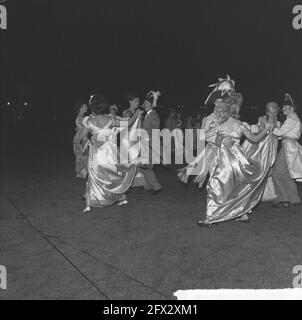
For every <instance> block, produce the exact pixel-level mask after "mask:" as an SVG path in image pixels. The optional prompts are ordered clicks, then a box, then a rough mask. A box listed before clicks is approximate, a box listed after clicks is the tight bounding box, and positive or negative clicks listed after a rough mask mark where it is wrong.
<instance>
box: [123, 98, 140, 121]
mask: <svg viewBox="0 0 302 320" xmlns="http://www.w3.org/2000/svg"><path fill="white" fill-rule="evenodd" d="M126 99H127V101H128V103H129V108H128V109H126V110H124V111H123V118H131V117H132V116H133V115H134V113H135V111H136V110H137V109H138V108H139V96H138V94H136V93H129V94H128V95H127V97H126Z"/></svg>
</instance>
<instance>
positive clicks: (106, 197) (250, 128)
mask: <svg viewBox="0 0 302 320" xmlns="http://www.w3.org/2000/svg"><path fill="white" fill-rule="evenodd" d="M213 87H214V89H213V91H212V92H211V94H210V95H209V96H208V98H207V99H206V101H205V104H206V105H211V104H212V105H214V111H213V113H211V114H210V115H208V116H206V117H204V118H202V117H201V116H200V117H196V118H195V119H192V117H189V118H188V119H187V121H186V123H185V124H184V121H183V120H182V118H181V112H178V114H177V112H176V111H175V110H173V109H171V112H170V114H169V116H168V118H167V119H166V121H165V127H166V128H167V129H169V130H171V131H172V130H175V129H177V128H184V126H185V128H191V129H201V130H194V133H195V135H194V142H193V144H194V145H195V144H196V141H197V140H198V139H203V140H205V142H206V144H205V147H204V148H203V149H202V150H200V151H199V153H198V154H197V156H196V158H195V159H194V161H192V162H191V163H188V164H187V166H186V167H184V168H181V169H179V170H178V171H177V176H178V178H179V179H180V181H181V182H183V183H187V182H188V179H189V177H190V176H192V175H194V181H195V182H196V183H197V184H198V185H199V187H202V186H203V185H204V184H206V191H207V206H206V217H205V219H203V220H201V221H198V222H197V223H198V225H199V226H201V227H207V228H211V227H212V226H214V225H216V224H218V223H221V222H225V221H230V220H233V221H238V222H249V220H250V219H249V215H250V213H251V212H252V211H253V209H254V208H255V206H256V205H257V204H258V203H259V202H260V201H273V202H274V204H273V207H274V208H284V207H289V206H296V205H301V198H300V195H299V192H298V188H297V184H296V182H302V146H301V145H300V144H299V143H298V140H299V138H300V136H301V133H302V124H301V121H300V119H299V117H298V115H297V113H296V108H297V105H296V104H295V102H294V100H293V99H292V97H291V96H290V95H289V94H286V95H285V101H284V105H283V107H282V113H283V114H284V116H285V117H286V120H285V121H284V122H283V123H281V122H279V121H278V118H277V115H278V113H279V112H281V110H280V108H279V106H278V104H277V103H276V102H269V103H267V105H266V110H265V114H264V115H263V116H261V117H260V118H259V119H258V123H257V124H248V123H246V122H243V121H241V120H240V109H241V105H242V103H243V97H242V95H241V94H240V93H238V92H236V91H235V82H234V81H233V80H232V79H230V77H229V76H228V77H227V78H225V79H223V78H220V79H219V80H218V82H217V83H216V84H215V85H213ZM159 96H160V93H159V92H154V91H151V92H150V93H149V94H148V95H147V96H146V98H145V100H144V101H143V103H142V106H141V107H140V100H139V97H138V96H137V95H132V96H129V99H128V101H129V108H127V109H126V110H124V111H123V113H122V116H118V115H117V114H118V107H117V106H116V105H111V106H108V102H107V99H106V98H105V97H104V96H103V95H102V94H96V95H93V96H92V97H91V98H90V101H89V103H88V104H85V103H80V104H79V105H78V112H77V119H76V134H75V137H74V140H73V146H74V153H75V156H76V174H77V176H78V177H80V178H84V179H87V182H86V190H85V194H84V196H83V199H84V200H85V201H86V207H85V209H84V212H88V211H90V210H91V208H92V207H99V208H103V207H106V206H109V205H112V204H114V203H116V204H118V205H124V204H126V203H127V197H126V194H127V192H128V191H129V190H130V188H131V187H134V186H138V185H142V186H144V188H145V190H146V191H151V192H152V194H153V195H156V194H158V193H159V192H161V191H162V190H163V188H162V186H161V184H160V183H159V181H158V179H157V177H156V175H155V172H154V170H153V169H154V165H153V164H152V161H149V162H148V161H147V162H142V161H141V153H142V150H141V147H140V146H141V145H140V144H138V143H137V140H135V139H129V136H131V135H133V134H135V132H137V131H136V130H137V129H138V128H143V129H144V131H145V132H147V133H148V135H147V136H148V137H147V140H148V148H150V150H151V149H152V147H153V148H154V146H153V145H152V139H154V135H152V131H153V130H154V129H159V128H160V118H159V115H158V113H157V112H156V106H157V99H158V97H159ZM88 108H89V110H90V112H91V114H90V115H89V116H86V114H87V111H88ZM124 130H127V132H128V135H125V137H124V138H123V131H124ZM201 133H202V134H201ZM118 136H119V137H121V138H120V139H117V137H118ZM174 140H175V141H174V149H177V148H175V145H177V135H176V136H175V139H174ZM137 146H138V147H137ZM176 147H177V146H176ZM123 148H124V149H127V150H130V149H131V152H130V154H129V161H128V162H127V163H125V162H123V163H122V162H117V161H116V159H117V157H116V156H117V153H119V152H120V150H122V149H123ZM180 149H181V148H180ZM161 150H165V145H163V146H161ZM181 150H183V149H181ZM174 151H175V150H174ZM149 154H150V155H152V150H151V152H150V153H149ZM108 159H109V160H111V161H108ZM201 162H202V164H203V165H201V166H200V165H199V164H200V163H201Z"/></svg>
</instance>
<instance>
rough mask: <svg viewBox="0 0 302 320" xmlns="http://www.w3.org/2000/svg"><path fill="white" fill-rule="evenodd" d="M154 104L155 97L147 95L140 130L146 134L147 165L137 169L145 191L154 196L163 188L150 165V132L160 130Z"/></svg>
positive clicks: (152, 166)
mask: <svg viewBox="0 0 302 320" xmlns="http://www.w3.org/2000/svg"><path fill="white" fill-rule="evenodd" d="M156 102H157V98H156V96H154V95H153V94H148V95H147V97H146V99H145V101H144V103H143V108H144V110H145V112H146V115H145V118H144V120H143V123H142V128H143V129H144V130H145V131H146V133H147V134H148V142H147V145H148V146H147V147H149V163H148V164H142V165H140V167H139V172H141V173H142V174H143V176H144V178H145V180H146V185H145V186H144V189H145V190H146V191H152V194H153V195H156V194H158V193H159V192H161V191H162V190H163V187H162V186H161V184H160V183H159V182H158V180H157V178H156V175H155V173H154V171H153V168H154V165H153V164H152V131H153V130H154V129H159V128H160V119H159V116H158V114H157V112H156V111H155V110H154V108H155V107H156Z"/></svg>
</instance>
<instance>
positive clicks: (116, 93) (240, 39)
mask: <svg viewBox="0 0 302 320" xmlns="http://www.w3.org/2000/svg"><path fill="white" fill-rule="evenodd" d="M297 1H298V0H297ZM297 1H289V0H281V1H276V0H274V1H273V0H263V1H252V0H250V1H246V0H241V1H213V0H211V1H210V0H199V1H188V0H187V1H167V0H161V1H155V0H153V1H146V0H139V1H132V0H119V1H117V0H109V1H102V0H99V1H93V0H86V1H75V0H73V1H71V0H61V1H59V0H52V1H50V0H35V1H34V0H27V1H25V0H24V1H20V0H19V1H14V0H8V2H7V8H8V11H9V20H8V22H9V25H8V28H9V29H8V31H1V50H2V57H1V64H2V65H1V68H0V70H2V71H1V74H2V75H3V74H4V75H5V76H4V77H2V86H3V85H4V84H5V83H8V82H9V81H8V79H11V83H14V84H15V83H16V82H18V81H21V82H22V81H25V82H27V83H31V86H32V87H33V88H34V91H35V92H39V93H41V92H45V90H49V91H51V92H52V93H53V94H55V95H57V96H59V97H62V98H63V96H64V98H65V99H70V100H72V101H74V100H75V99H77V98H78V97H80V96H83V97H87V95H89V94H90V93H93V92H96V91H100V92H104V93H105V94H106V95H108V96H109V97H110V98H111V99H112V101H118V102H120V101H121V98H122V97H123V94H124V93H125V92H126V91H128V90H136V91H139V92H141V93H144V92H146V91H147V90H149V89H160V90H161V91H162V92H163V94H164V96H163V98H162V101H163V102H164V103H167V104H169V105H174V104H185V105H186V106H187V107H188V108H192V109H193V108H195V107H197V106H199V105H200V103H201V102H202V101H203V100H204V99H205V98H206V95H207V94H208V93H209V90H210V89H209V88H207V86H208V85H209V84H211V83H214V82H215V81H216V80H217V78H218V77H220V76H224V75H225V74H226V73H229V74H230V75H231V77H232V78H234V79H235V81H236V82H237V90H238V91H241V92H242V93H243V95H244V98H245V105H253V104H256V105H260V106H262V105H263V104H264V102H265V101H267V100H272V99H274V100H277V101H278V102H281V101H282V97H283V93H284V92H285V91H290V92H292V93H293V94H294V95H295V96H296V97H297V99H298V100H300V101H301V102H302V94H301V92H302V90H301V89H302V30H301V31H296V30H294V29H293V28H292V19H293V14H292V8H293V6H294V5H295V4H299V3H297ZM16 79H19V80H16ZM20 79H21V80H20ZM22 79H24V80H22ZM4 82H5V83H4ZM10 86H12V85H10ZM46 88H47V89H46Z"/></svg>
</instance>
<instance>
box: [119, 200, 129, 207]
mask: <svg viewBox="0 0 302 320" xmlns="http://www.w3.org/2000/svg"><path fill="white" fill-rule="evenodd" d="M127 203H128V200H127V199H125V200H121V201H119V202H118V203H117V205H118V206H124V205H125V204H127Z"/></svg>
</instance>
